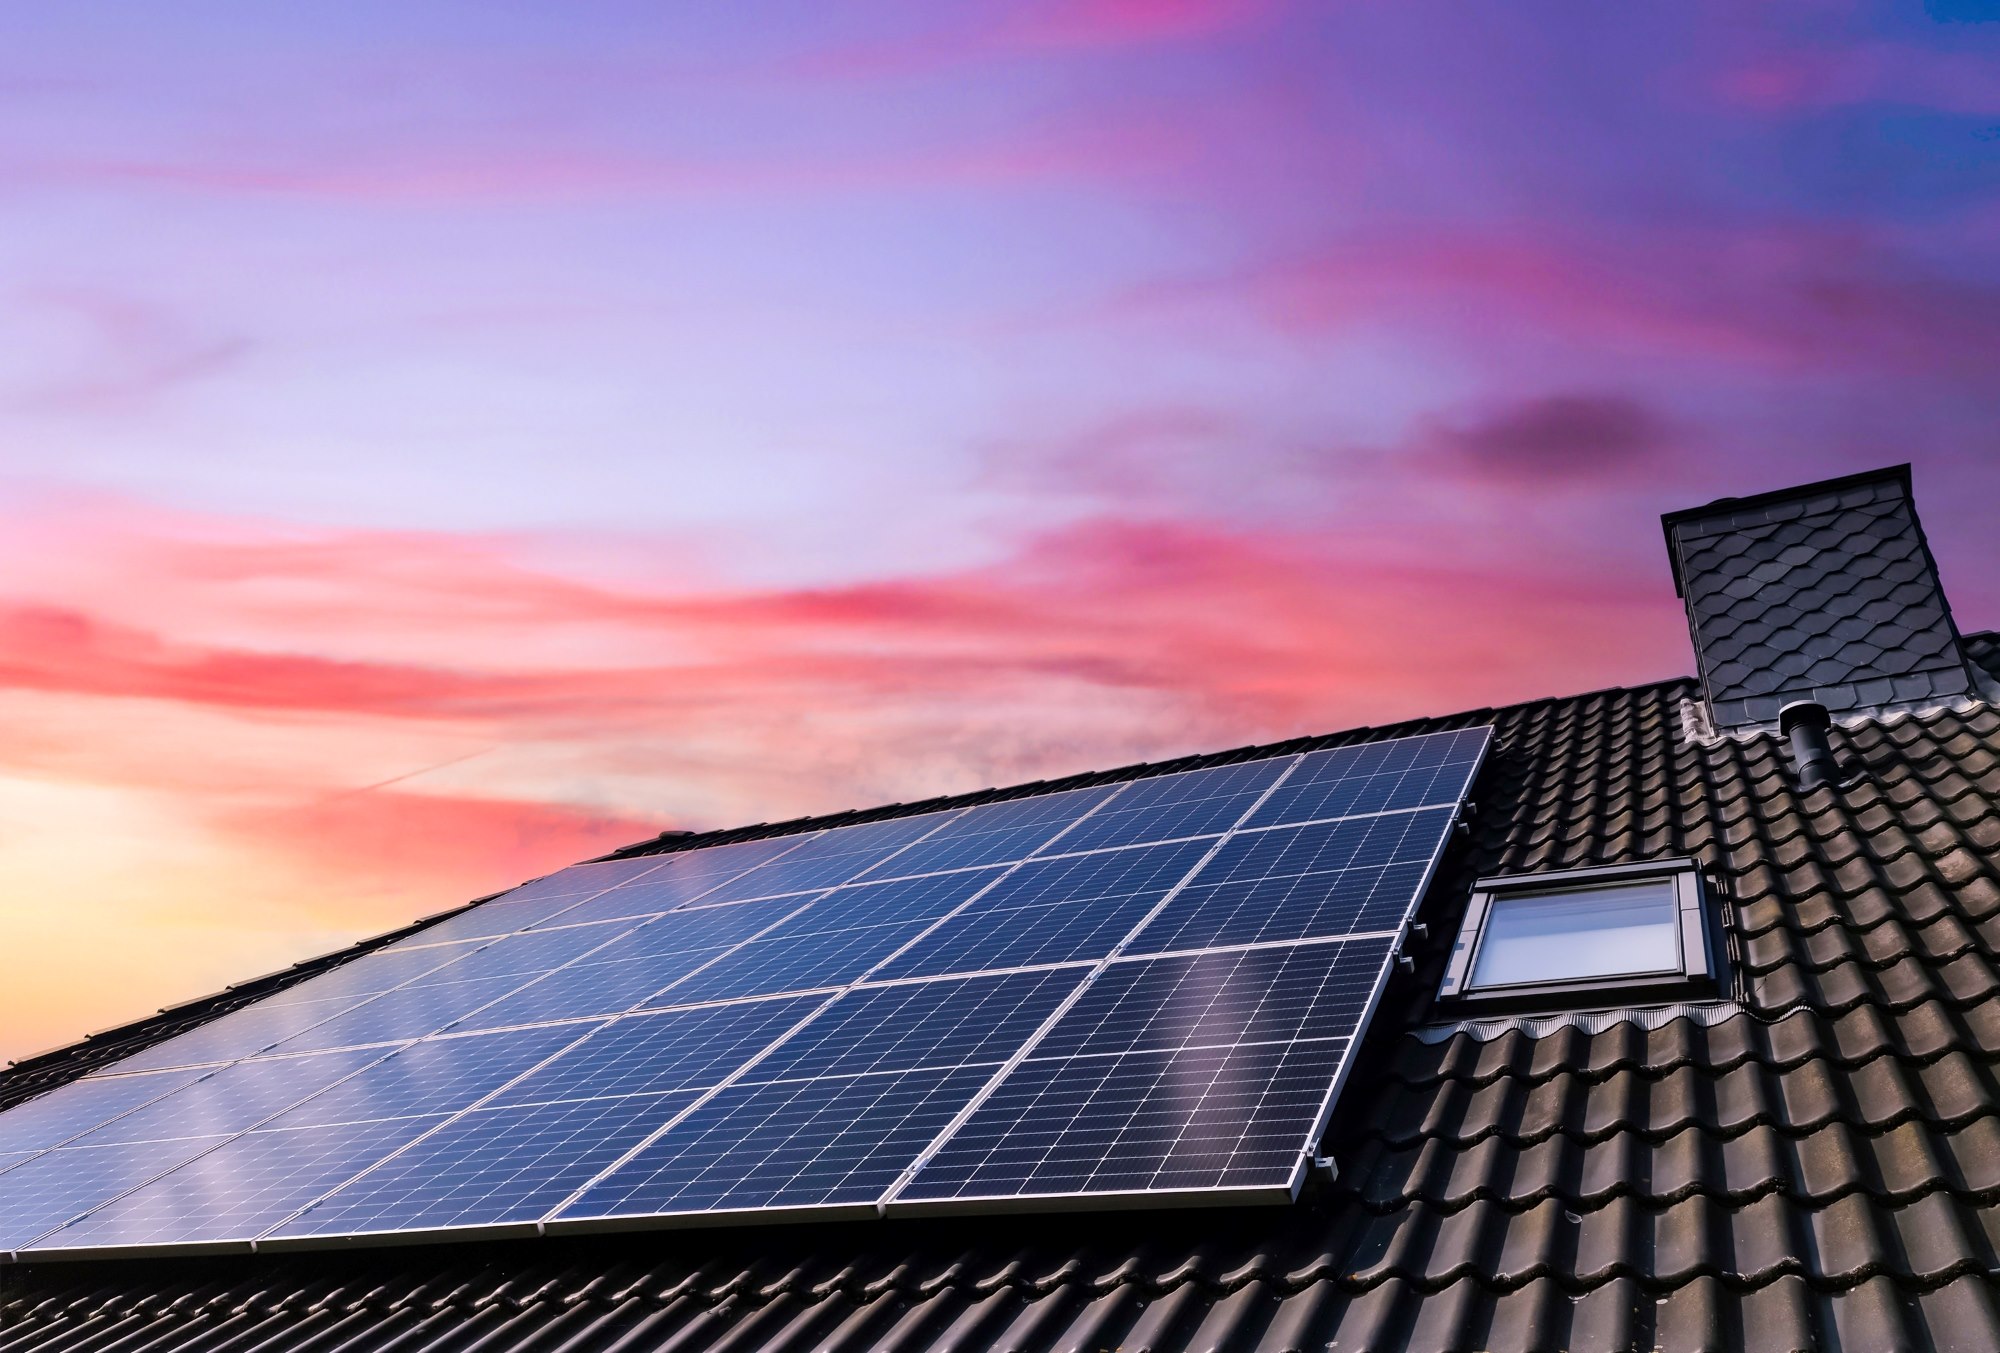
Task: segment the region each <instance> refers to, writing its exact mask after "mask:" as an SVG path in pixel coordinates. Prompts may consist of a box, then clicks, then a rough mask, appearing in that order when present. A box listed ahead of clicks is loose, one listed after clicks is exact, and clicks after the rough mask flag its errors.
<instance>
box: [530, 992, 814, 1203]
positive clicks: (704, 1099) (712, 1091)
mask: <svg viewBox="0 0 2000 1353" xmlns="http://www.w3.org/2000/svg"><path fill="white" fill-rule="evenodd" d="M837 999H838V995H837V994H836V995H835V996H831V997H827V998H826V1000H828V1001H831V1000H837ZM807 1018H810V1016H807ZM803 1022H804V1020H803V1019H802V1020H801V1021H800V1023H803ZM792 1027H793V1028H794V1029H796V1028H797V1027H798V1026H797V1025H794V1026H792ZM789 1033H790V1031H789V1030H788V1031H787V1033H786V1034H784V1035H780V1036H779V1037H778V1038H777V1039H776V1040H774V1041H773V1042H772V1043H771V1045H770V1046H768V1047H766V1048H764V1049H763V1050H762V1051H760V1052H758V1053H757V1054H756V1055H755V1056H753V1057H751V1058H750V1059H749V1060H748V1061H747V1062H745V1063H744V1064H743V1065H742V1066H740V1067H738V1068H737V1069H736V1070H735V1071H734V1072H732V1073H731V1074H730V1075H728V1076H726V1077H724V1078H723V1080H722V1081H721V1082H720V1083H719V1084H717V1085H715V1086H713V1087H711V1088H709V1089H707V1090H703V1091H702V1092H701V1093H700V1094H699V1095H698V1096H697V1097H696V1099H695V1101H694V1102H693V1103H692V1104H690V1105H688V1106H687V1107H686V1108H684V1109H683V1110H682V1111H681V1112H680V1113H679V1114H677V1115H675V1116H674V1117H673V1118H672V1119H671V1120H669V1121H668V1122H666V1123H664V1124H662V1125H661V1126H660V1127H659V1128H658V1129H657V1130H656V1131H654V1132H653V1133H652V1134H651V1135H650V1136H648V1137H646V1138H644V1139H643V1140H641V1141H640V1142H638V1143H637V1144H635V1145H634V1146H633V1147H632V1148H631V1149H630V1150H628V1151H627V1152H626V1153H625V1154H624V1155H623V1156H620V1157H619V1158H618V1159H617V1160H616V1161H615V1162H613V1163H612V1164H611V1165H610V1166H609V1167H607V1168H606V1169H605V1170H604V1171H603V1173H602V1174H599V1175H598V1176H597V1179H602V1178H604V1177H606V1176H608V1175H610V1174H611V1173H613V1172H614V1171H616V1170H618V1169H620V1168H621V1167H623V1166H624V1165H625V1164H626V1162H628V1161H630V1160H631V1159H632V1158H633V1157H634V1156H636V1155H638V1154H639V1153H640V1152H641V1151H643V1150H645V1149H646V1147H647V1146H649V1145H651V1144H652V1143H653V1142H655V1141H657V1140H659V1138H660V1137H661V1136H663V1135H665V1134H666V1133H668V1132H670V1131H672V1130H673V1128H674V1125H675V1124H677V1123H679V1122H680V1121H682V1120H683V1119H684V1118H687V1117H688V1116H689V1115H691V1114H693V1113H694V1112H696V1111H698V1110H699V1109H701V1108H702V1107H703V1106H704V1105H706V1104H707V1103H709V1101H711V1100H713V1099H714V1098H715V1097H716V1096H717V1095H719V1094H721V1093H722V1092H723V1091H724V1090H727V1089H728V1088H729V1087H730V1086H732V1085H734V1084H735V1083H736V1082H737V1081H739V1080H741V1079H742V1078H743V1077H744V1076H746V1075H748V1074H749V1073H750V1072H751V1071H753V1070H755V1069H756V1067H757V1064H758V1063H759V1062H761V1061H762V1060H763V1059H764V1058H765V1057H767V1056H769V1055H770V1054H771V1052H772V1051H773V1049H775V1048H776V1047H777V1046H778V1044H780V1043H782V1042H783V1041H784V1039H785V1038H786V1037H788V1036H789ZM595 1182H596V1181H595V1180H588V1181H585V1182H584V1183H583V1184H581V1185H579V1186H578V1187H577V1189H576V1191H575V1192H574V1193H572V1194H570V1195H569V1197H567V1198H565V1199H564V1200H563V1202H562V1203H561V1204H559V1205H558V1206H557V1207H556V1208H555V1209H553V1210H552V1211H551V1212H550V1214H549V1215H550V1216H554V1215H555V1214H556V1213H557V1212H560V1211H561V1210H562V1208H563V1207H567V1206H568V1205H569V1204H570V1203H573V1202H575V1201H576V1200H577V1199H578V1198H580V1197H582V1196H583V1194H584V1193H585V1191H586V1190H588V1189H589V1188H590V1187H591V1185H592V1184H593V1183H595Z"/></svg>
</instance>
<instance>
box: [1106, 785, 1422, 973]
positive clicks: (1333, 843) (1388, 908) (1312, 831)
mask: <svg viewBox="0 0 2000 1353" xmlns="http://www.w3.org/2000/svg"><path fill="white" fill-rule="evenodd" d="M1455 811H1456V810H1454V809H1450V808H1436V809H1427V810H1424V811H1421V812H1415V813H1395V814H1390V815H1387V816H1383V817H1361V818H1349V819H1347V820H1345V821H1342V822H1328V823H1319V824H1315V825H1312V826H1305V827H1277V828H1273V829H1271V830H1269V831H1257V832H1239V833H1237V834H1236V835H1235V836H1232V837H1231V838H1230V839H1229V840H1228V841H1227V842H1225V843H1224V844H1223V846H1222V849H1221V850H1220V851H1218V852H1217V853H1216V856H1215V858H1214V859H1213V860H1211V861H1209V863H1208V864H1207V865H1205V866H1204V867H1203V868H1202V870H1201V872H1200V873H1198V874H1196V875H1195V876H1194V882H1193V883H1191V884H1190V885H1189V886H1188V887H1186V888H1184V889H1182V890H1181V891H1180V892H1179V893H1178V894H1176V895H1175V897H1174V899H1173V900H1172V901H1171V902H1169V903H1168V904H1167V905H1166V907H1165V908H1164V909H1163V910H1162V911H1161V912H1160V914H1159V915H1158V916H1156V917H1154V918H1153V920H1151V921H1149V922H1148V923H1147V925H1146V928H1145V930H1144V931H1142V932H1141V933H1140V934H1139V936H1138V937H1137V938H1136V939H1135V940H1134V941H1133V942H1132V943H1131V944H1129V945H1127V946H1126V948H1125V952H1126V953H1127V954H1141V953H1164V952H1167V951H1170V950H1176V949H1205V948H1219V947H1221V946H1225V945H1233V944H1258V943H1264V942H1266V941H1272V940H1298V939H1316V938H1322V937H1331V936H1336V935H1347V934H1357V933H1360V932H1364V931H1370V930H1393V929H1395V928H1396V927H1397V926H1398V925H1400V924H1402V920H1403V914H1404V912H1405V911H1407V910H1408V909H1409V907H1410V906H1411V904H1412V903H1414V902H1415V900H1416V890H1417V889H1418V887H1419V886H1421V884H1422V883H1423V879H1424V875H1425V874H1426V873H1427V872H1428V871H1429V869H1430V862H1431V858H1432V856H1433V855H1434V854H1435V853H1436V852H1437V850H1438V849H1439V847H1440V846H1441V845H1442V843H1443V840H1444V834H1445V832H1446V831H1448V830H1449V829H1450V826H1451V818H1452V815H1453V814H1454V812H1455Z"/></svg>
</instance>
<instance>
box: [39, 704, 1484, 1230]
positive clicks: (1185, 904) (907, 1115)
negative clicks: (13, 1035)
mask: <svg viewBox="0 0 2000 1353" xmlns="http://www.w3.org/2000/svg"><path fill="white" fill-rule="evenodd" d="M1486 740H1487V730H1485V729H1468V730H1464V731H1461V732H1454V733H1439V734H1432V735H1428V736H1425V737H1417V738H1407V739H1400V740H1393V741H1386V742H1378V743H1368V744H1362V745H1358V746H1352V747H1344V748H1336V749H1332V750H1328V751H1322V752H1313V753H1310V754H1306V755H1302V756H1288V757H1272V758H1267V759H1263V760H1253V761H1243V762H1238V763H1235V764H1231V765H1225V766H1220V767H1212V768H1208V769H1203V770H1197V771H1189V772H1183V773H1179V774H1173V775H1159V776H1154V777H1150V778H1141V779H1137V780H1131V781H1127V782H1124V783H1120V784H1106V785H1099V786H1093V787H1090V788H1086V789H1080V790H1072V791H1068V792H1064V793H1056V794H1045V795H1029V796H1024V797H1021V798H1016V799H1012V800H1008V801H1005V802H997V803H991V804H984V805H977V806H973V807H969V808H959V809H954V810H950V811H944V812H937V813H929V814H915V815H910V816H905V817H897V818H887V819H883V820H880V821H875V822H868V823H859V824H855V825H852V826H846V827H836V828H829V829H824V830H820V831H817V832H810V833H801V834H797V835H791V836H779V837H773V838H770V839H766V840H760V841H748V842H740V843H736V844H732V845H725V846H717V847H711V848H708V849H704V850H692V851H684V852H681V853H679V854H674V855H667V856H645V857H638V858H634V859H628V860H616V861H606V862H600V863H594V864H586V865H579V866H577V867H575V868H573V869H566V870H562V871H560V872H558V873H555V874H552V875H550V876H548V877H547V878H544V879H538V880H536V881H535V882H533V883H530V884H527V885H525V886H524V887H522V888H518V889H516V890H514V891H513V892H511V893H507V894H504V895H502V896H500V897H497V898H494V899H492V900H489V901H487V902H485V903H482V904H480V905H479V906H476V907H473V908H470V909H468V910H466V911H464V912H462V913H459V914H457V915H454V916H451V917H449V918H446V919H445V920H443V921H441V922H439V923H437V924H435V925H432V926H429V927H427V928H426V929H424V930H422V931H419V932H417V933H416V934H414V935H412V936H410V937H409V938H406V939H404V940H402V941H400V942H398V943H396V944H394V945H392V946H390V947H388V948H385V949H381V950H379V951H376V952H374V953H370V954H366V955H363V956H361V957H359V958H356V959H354V960H352V961H350V962H349V963H347V964H344V965H343V966H341V967H339V968H337V969H335V970H333V971H331V972H328V973H325V974H323V975H321V976H318V977H315V978H313V979H311V980H310V981H307V982H304V983H301V984H299V985H297V986H295V987H293V988H290V989H288V990H286V991H284V992H282V993H280V994H278V995H276V996H273V997H271V998H269V999H266V1000H263V1001H260V1002H257V1003H255V1004H252V1005H249V1006H246V1007H244V1008H243V1009H240V1010H238V1011H236V1012H234V1013H232V1014H229V1015H227V1016H224V1017H222V1018H220V1019H218V1020H215V1021H213V1022H211V1023H209V1024H207V1025H204V1026H202V1027H199V1028H197V1029H195V1030H193V1031H191V1032H189V1033H186V1034H183V1035H181V1036H180V1037H178V1038H174V1039H171V1040H169V1041H167V1042H164V1043H161V1044H159V1045H157V1046H155V1047H153V1048H150V1049H147V1050H146V1051H144V1052H142V1053H140V1054H138V1055H136V1056H134V1057H131V1058H127V1059H126V1060H124V1061H122V1062H119V1063H116V1064H113V1065H111V1066H108V1067H105V1068H102V1069H100V1070H99V1071H98V1072H96V1073H94V1074H92V1075H91V1076H89V1077H87V1078H86V1079H84V1080H81V1081H77V1082H75V1083H73V1084H71V1085H68V1086H65V1087H63V1088H61V1089H58V1090H56V1091H53V1092H51V1093H50V1094H48V1095H45V1096H42V1097H41V1098H39V1099H35V1100H31V1101H29V1102H27V1103H25V1104H23V1105H20V1106H17V1107H16V1108H14V1109H11V1110H8V1111H6V1112H4V1113H0V1252H10V1253H13V1254H15V1255H17V1256H31V1255H33V1256H39V1255H46V1254H55V1253H69V1252H75V1253H78V1254H89V1253H97V1252H105V1251H109V1252H114V1253H126V1252H133V1251H139V1252H146V1251H154V1250H162V1251H172V1250H175V1249H178V1248H182V1247H190V1246H192V1247H202V1246H217V1245H221V1246H231V1245H233V1246H243V1245H246V1244H248V1243H249V1242H253V1241H254V1242H256V1244H258V1245H259V1246H273V1245H276V1246H283V1245H298V1244H311V1243H325V1242H327V1241H329V1240H334V1239H337V1238H340V1237H348V1236H366V1235H378V1236H379V1235H385V1234H386V1235H398V1236H419V1235H435V1234H441V1233H459V1232H464V1231H468V1230H472V1231H477V1232H479V1233H482V1234H483V1233H486V1232H488V1231H490V1232H491V1233H492V1234H507V1233H509V1232H510V1231H522V1232H528V1231H540V1230H561V1229H601V1228H606V1227H614V1226H630V1225H644V1224H656V1223H658V1222H660V1221H662V1220H664V1219H671V1218H675V1217H687V1216H691V1215H696V1214H699V1215H702V1216H708V1217H713V1216H728V1215H734V1214H737V1213H749V1212H790V1211H799V1212H811V1213H814V1214H818V1215H844V1214H847V1213H852V1214H854V1215H875V1214H878V1213H882V1212H899V1211H912V1212H916V1211H926V1210H936V1209H948V1208H958V1207H992V1206H995V1205H999V1204H1001V1203H1003V1202H1004V1203H1029V1204H1032V1203H1033V1201H1034V1200H1037V1199H1040V1200H1043V1201H1044V1202H1046V1201H1047V1200H1051V1199H1055V1198H1063V1197H1074V1196H1089V1197H1093V1198H1107V1199H1116V1198H1128V1197H1134V1196H1140V1195H1145V1196H1152V1195H1160V1194H1176V1193H1186V1194H1200V1195H1204V1196H1209V1197H1213V1198H1218V1199H1234V1200H1244V1201H1247V1200H1253V1199H1271V1200H1276V1199H1283V1198H1290V1197H1293V1196H1295V1194H1296V1192H1297V1189H1298V1186H1299V1183H1300V1181H1301V1179H1302V1178H1303V1174H1304V1169H1305V1166H1306V1163H1307V1161H1308V1160H1309V1158H1310V1153H1311V1150H1312V1147H1313V1145H1314V1143H1315V1142H1316V1140H1317V1138H1318V1135H1319V1132H1320V1130H1321V1128H1322V1127H1323V1125H1324V1122H1325V1118H1326V1115H1327V1114H1328V1112H1329V1111H1330V1108H1331V1104H1332V1100H1333V1096H1334V1095H1335V1093H1336V1092H1337V1090H1338V1087H1339V1082H1340V1079H1341V1077H1342V1075H1343V1074H1344V1072H1345V1068H1346V1066H1347V1052H1348V1049H1349V1048H1350V1047H1351V1046H1352V1045H1353V1042H1354V1040H1355V1039H1356V1038H1357V1037H1358V1036H1359V1035H1360V1033H1361V1032H1362V1030H1363V1028H1364V1027H1365V1024H1366V1020H1367V1017H1368V1013H1369V1011H1370V1010H1371V1009H1372V1007H1373V1004H1374V1002H1375V1000H1376V999H1377V998H1378V996H1379V994H1380V991H1381V988H1382V986H1383V984H1384V982H1385V981H1386V979H1387V974H1388V972H1389V971H1390V968H1391V959H1392V956H1393V954H1394V952H1395V947H1396V944H1397V941H1398V938H1399V934H1400V930H1401V927H1402V926H1403V925H1404V924H1405V923H1406V921H1407V920H1408V917H1409V914H1410V912H1411V910H1412V909H1413V908H1414V906H1415V904H1416V902H1417V900H1418V899H1419V897H1420V896H1421V894H1422V892H1423V889H1424V887H1425V886H1426V884H1427V882H1428V879H1429V877H1430V874H1431V872H1432V870H1433V869H1434V868H1435V866H1436V862H1437V858H1438V856H1439V854H1440V853H1441V851H1442V849H1443V845H1444V842H1445V840H1446V839H1447V836H1448V834H1449V830H1450V827H1451V824H1452V822H1453V821H1454V820H1455V818H1456V816H1457V813H1458V810H1459V807H1460V804H1461V801H1462V799H1463V796H1464V794H1465V791H1466V788H1467V786H1468V784H1469V783H1470V780H1471V777H1472V775H1473V774H1474V772H1475V771H1476V770H1477V767H1478V765H1479V762H1480V759H1481V757H1482V756H1483V755H1484V752H1485V747H1486Z"/></svg>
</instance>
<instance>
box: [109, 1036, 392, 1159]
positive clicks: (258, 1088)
mask: <svg viewBox="0 0 2000 1353" xmlns="http://www.w3.org/2000/svg"><path fill="white" fill-rule="evenodd" d="M394 1051H395V1050H394V1049H389V1050H386V1051H385V1050H384V1049H381V1048H343V1049H340V1050H338V1051H335V1052H316V1053H311V1054H308V1055H305V1056H300V1057H251V1058H246V1059H244V1060H243V1061H240V1062H231V1063H230V1064H229V1065H228V1066H225V1067H219V1068H217V1069H216V1070H214V1071H211V1072H209V1073H208V1074H207V1075H205V1076H203V1077H201V1078H200V1079H199V1080H196V1081H193V1082H191V1083H189V1084H187V1085H184V1086H182V1087H181V1088H180V1089H178V1090H176V1091H174V1092H173V1093H172V1094H170V1095H165V1096H163V1097H161V1098H160V1099H156V1100H154V1101H153V1102H152V1103H150V1104H146V1105H143V1106H141V1107H140V1108H137V1109H134V1110H133V1111H132V1112H130V1113H126V1114H120V1115H119V1116H118V1117H117V1118H114V1119H111V1120H109V1121H108V1122H105V1123H102V1124H100V1125H98V1126H97V1127H95V1128H93V1129H91V1130H90V1131H89V1132H86V1133H84V1134H83V1135H82V1136H81V1137H79V1138H76V1141H77V1142H78V1143H79V1144H80V1145H85V1146H110V1145H120V1144H123V1143H127V1142H145V1141H165V1140H170V1139H172V1138H177V1137H213V1136H218V1135H220V1136H232V1135H234V1134H236V1133H238V1132H247V1131H249V1130H250V1129H251V1128H253V1127H255V1126H257V1125H258V1124H260V1123H263V1122H265V1121H267V1120H269V1119H271V1118H274V1117H276V1116H278V1115H279V1114H281V1113H284V1112H285V1111H286V1110H287V1109H290V1108H292V1107H293V1106H295V1105H297V1104H300V1103H302V1102H303V1101H305V1100H306V1099H309V1098H311V1097H312V1096H314V1095H317V1094H320V1093H322V1092H324V1091H326V1090H328V1089H329V1088H331V1087H332V1086H334V1085H336V1084H338V1083H339V1082H341V1081H343V1080H346V1079H347V1078H349V1077H351V1076H355V1075H358V1074H359V1073H360V1072H362V1071H363V1070H364V1069H366V1068H367V1067H368V1066H369V1065H371V1064H373V1063H374V1062H377V1061H379V1060H381V1059H382V1058H384V1057H386V1056H391V1055H393V1054H394Z"/></svg>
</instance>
